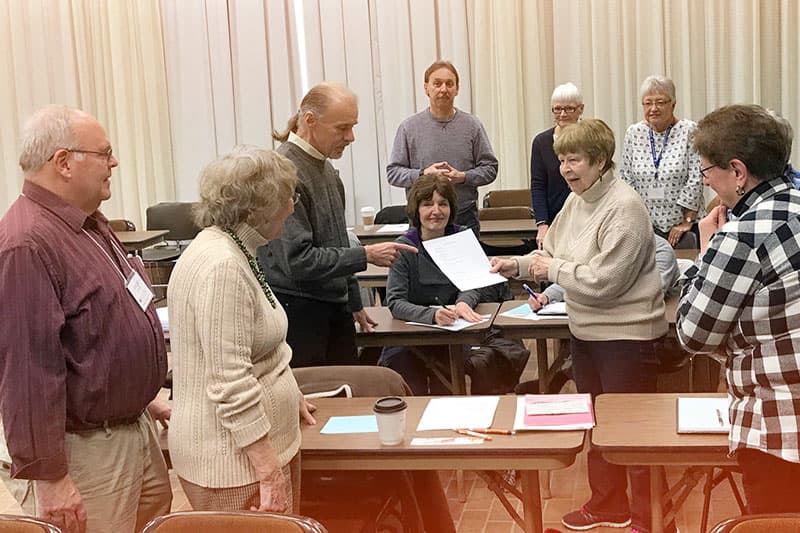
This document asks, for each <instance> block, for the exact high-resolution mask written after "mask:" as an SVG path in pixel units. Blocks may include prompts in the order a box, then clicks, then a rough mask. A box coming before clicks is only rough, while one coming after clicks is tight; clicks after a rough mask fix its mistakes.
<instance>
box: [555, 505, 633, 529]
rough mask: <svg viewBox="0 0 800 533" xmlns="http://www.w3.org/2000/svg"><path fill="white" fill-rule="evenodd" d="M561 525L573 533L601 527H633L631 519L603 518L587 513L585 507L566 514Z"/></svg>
mask: <svg viewBox="0 0 800 533" xmlns="http://www.w3.org/2000/svg"><path fill="white" fill-rule="evenodd" d="M561 523H562V524H564V525H565V526H566V527H567V529H571V530H573V531H586V530H587V529H593V528H596V527H601V526H603V527H628V526H629V525H631V519H630V517H628V518H625V519H623V520H620V519H619V518H609V517H603V516H600V515H595V514H592V513H590V512H589V511H587V510H586V508H585V507H581V508H580V509H578V510H577V511H572V512H571V513H567V514H565V515H564V517H563V518H562V519H561Z"/></svg>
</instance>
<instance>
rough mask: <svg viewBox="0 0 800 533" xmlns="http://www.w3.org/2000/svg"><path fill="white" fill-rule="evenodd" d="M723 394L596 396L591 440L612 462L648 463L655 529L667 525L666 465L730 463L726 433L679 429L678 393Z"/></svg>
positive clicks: (654, 532) (698, 395) (657, 532)
mask: <svg viewBox="0 0 800 533" xmlns="http://www.w3.org/2000/svg"><path fill="white" fill-rule="evenodd" d="M679 396H683V397H688V396H693V397H717V398H718V397H725V395H724V394H717V393H709V394H687V393H680V394H601V395H600V396H598V397H597V399H596V400H595V405H594V410H595V418H596V421H597V425H596V426H595V428H594V429H593V430H592V446H593V447H594V448H596V449H597V450H599V451H600V453H601V454H602V455H603V457H604V458H605V459H606V461H608V462H609V463H613V464H618V465H650V502H651V509H652V528H651V531H652V532H653V533H661V532H662V531H663V529H664V524H663V522H664V511H663V502H662V499H661V495H660V494H658V489H657V487H660V486H661V480H662V475H663V470H662V469H661V468H660V467H661V466H664V465H686V466H698V465H703V466H728V465H733V464H735V461H734V460H733V459H729V458H728V435H727V434H709V435H705V434H684V435H679V434H678V432H677V427H678V425H677V424H678V422H677V418H678V416H677V411H678V408H677V398H678V397H679Z"/></svg>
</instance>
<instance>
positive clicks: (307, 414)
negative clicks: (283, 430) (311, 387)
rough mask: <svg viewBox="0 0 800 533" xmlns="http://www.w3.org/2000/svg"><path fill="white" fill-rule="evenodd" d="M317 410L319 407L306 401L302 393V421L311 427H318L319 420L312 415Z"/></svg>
mask: <svg viewBox="0 0 800 533" xmlns="http://www.w3.org/2000/svg"><path fill="white" fill-rule="evenodd" d="M316 410H317V406H316V405H314V404H313V403H311V402H309V401H308V400H306V398H305V396H303V393H300V420H301V421H303V422H305V423H306V424H308V425H309V426H314V425H316V423H317V420H316V419H315V418H314V416H313V415H312V414H311V413H313V412H314V411H316Z"/></svg>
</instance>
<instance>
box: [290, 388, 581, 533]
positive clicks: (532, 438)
mask: <svg viewBox="0 0 800 533" xmlns="http://www.w3.org/2000/svg"><path fill="white" fill-rule="evenodd" d="M428 399H429V398H426V397H408V398H406V401H407V402H408V406H409V407H408V413H407V415H406V438H405V440H404V442H403V444H401V445H399V446H382V445H381V444H380V443H379V441H378V434H377V433H361V434H342V435H321V434H320V433H319V432H320V429H322V428H323V427H324V426H325V423H326V422H327V421H328V418H330V417H331V416H342V415H345V416H347V415H366V414H371V413H372V405H373V403H374V402H375V398H318V399H316V400H314V404H315V405H316V406H317V411H316V412H315V413H314V416H315V417H316V419H317V424H316V425H315V426H308V425H305V424H303V425H302V431H303V437H302V445H301V452H302V459H301V465H302V468H303V469H304V470H454V469H459V468H463V469H467V470H486V469H495V470H505V469H512V468H514V469H517V470H519V471H520V473H521V476H522V492H523V499H522V501H523V508H524V513H523V514H524V523H523V524H520V527H523V529H524V530H525V531H528V532H531V531H535V532H541V531H542V507H541V499H540V495H539V473H538V471H539V470H555V469H560V468H566V467H568V466H570V465H571V464H572V463H573V462H575V455H576V454H577V453H579V452H580V451H581V449H582V448H583V441H584V432H583V431H531V432H520V433H517V434H516V435H494V436H493V437H494V438H493V440H491V441H487V442H484V443H483V444H476V445H462V446H411V445H410V442H411V439H412V438H413V437H415V436H417V437H443V436H452V435H453V433H452V431H425V432H419V433H417V432H416V431H415V430H416V427H417V424H418V422H419V419H420V417H421V416H422V412H423V411H424V410H425V406H426V405H427V402H428ZM515 411H516V396H501V397H500V402H499V405H498V408H497V413H496V414H495V419H494V426H495V427H500V428H510V427H512V425H513V419H514V413H515ZM514 518H515V519H518V518H520V517H514Z"/></svg>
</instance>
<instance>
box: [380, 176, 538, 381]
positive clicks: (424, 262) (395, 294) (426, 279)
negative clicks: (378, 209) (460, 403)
mask: <svg viewBox="0 0 800 533" xmlns="http://www.w3.org/2000/svg"><path fill="white" fill-rule="evenodd" d="M454 205H456V192H455V188H454V187H453V184H452V183H451V182H450V180H449V179H448V178H446V177H444V176H434V175H426V176H422V177H420V178H419V179H418V180H417V181H416V182H414V185H413V186H412V187H411V189H410V191H409V194H408V207H407V209H408V217H409V221H410V225H411V229H410V230H409V231H408V232H407V233H406V234H405V235H402V236H401V237H399V238H398V239H397V241H398V242H401V243H404V244H412V245H413V246H416V247H417V249H418V250H419V253H408V252H401V253H400V258H399V259H398V260H397V261H395V263H394V264H393V265H392V268H391V270H389V277H388V279H387V283H386V305H387V307H389V309H390V310H391V312H392V316H394V317H395V318H398V319H400V320H407V321H411V322H422V323H427V324H439V325H442V326H446V325H449V324H452V323H453V322H454V321H455V320H456V319H458V318H463V319H464V320H467V321H469V322H479V321H480V320H482V317H481V315H479V314H478V313H476V312H475V311H474V308H475V306H476V305H478V304H479V303H480V302H492V301H498V300H499V299H501V298H500V297H501V296H502V292H503V290H504V288H505V284H501V285H499V286H493V287H486V288H484V289H476V290H470V291H459V290H458V288H457V287H456V286H455V285H453V284H452V283H451V282H450V280H449V279H448V278H447V276H445V275H444V273H442V271H441V270H440V269H439V267H438V266H436V264H435V263H434V262H433V259H431V256H430V255H428V253H427V252H426V251H425V247H424V246H421V245H422V243H423V242H424V241H426V240H428V239H435V238H438V237H443V236H445V235H452V234H453V233H456V232H459V231H463V230H466V229H468V228H467V227H466V226H457V225H455V224H454V223H453V220H454V219H455V210H453V209H451V206H454ZM508 343H509V345H510V346H509V349H506V350H503V349H501V350H483V351H481V353H482V355H483V356H485V357H488V360H484V361H480V363H484V364H480V365H479V364H478V363H479V361H478V360H471V361H469V360H468V361H466V364H465V366H466V371H467V374H469V375H470V377H471V379H472V387H471V388H472V393H473V394H488V393H491V392H500V391H498V390H496V389H497V387H498V386H500V387H502V388H505V389H506V390H505V391H503V392H508V391H510V390H513V388H514V385H515V384H516V382H517V380H518V379H519V376H520V374H521V373H522V369H523V368H524V367H525V363H526V362H527V360H528V358H527V356H528V355H530V353H529V352H527V350H525V349H524V347H523V346H522V344H521V343H517V344H518V345H514V346H511V345H512V344H514V343H512V342H511V341H508ZM515 348H516V349H515ZM447 350H448V347H447V346H425V347H414V348H409V347H402V346H390V347H387V348H384V349H383V353H382V354H381V358H380V360H379V364H381V365H383V366H388V367H389V368H391V369H393V370H395V371H397V372H398V373H399V374H400V375H402V376H403V378H405V380H406V382H407V383H408V384H409V385H410V386H411V389H412V390H413V391H414V394H416V395H425V394H445V393H447V389H446V388H445V386H444V384H442V383H441V382H440V381H439V379H438V378H437V377H436V376H435V375H434V374H433V372H432V371H431V369H430V368H429V367H428V366H427V365H426V363H425V361H424V359H423V358H422V357H420V356H419V355H417V353H415V351H416V352H418V353H421V354H423V356H430V357H426V358H428V359H430V360H431V361H447ZM523 353H524V354H525V355H522V354H523ZM507 356H508V357H511V359H513V363H512V361H511V360H509V359H508V358H507ZM471 357H477V354H476V355H472V356H471ZM472 363H475V364H474V366H473V364H472ZM478 366H480V370H479V371H473V370H475V369H477V367H478ZM442 373H443V374H445V375H447V374H449V369H444V368H442Z"/></svg>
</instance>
